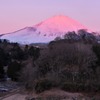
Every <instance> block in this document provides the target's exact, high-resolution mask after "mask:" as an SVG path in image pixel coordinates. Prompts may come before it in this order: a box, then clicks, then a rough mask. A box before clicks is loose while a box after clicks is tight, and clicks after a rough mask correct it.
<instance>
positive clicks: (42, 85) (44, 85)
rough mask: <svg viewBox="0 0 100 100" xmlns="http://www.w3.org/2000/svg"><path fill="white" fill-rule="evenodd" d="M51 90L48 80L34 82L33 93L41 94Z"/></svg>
mask: <svg viewBox="0 0 100 100" xmlns="http://www.w3.org/2000/svg"><path fill="white" fill-rule="evenodd" d="M51 88H52V83H51V82H50V81H49V80H47V79H41V80H38V81H37V82H36V86H35V91H36V93H41V92H43V91H45V90H49V89H51Z"/></svg>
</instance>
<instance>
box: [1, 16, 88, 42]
mask: <svg viewBox="0 0 100 100" xmlns="http://www.w3.org/2000/svg"><path fill="white" fill-rule="evenodd" d="M80 29H87V28H86V27H85V26H83V25H81V24H80V23H79V22H77V21H75V20H73V19H71V18H69V17H67V16H62V15H60V16H54V17H52V18H49V19H47V20H45V21H42V22H40V23H39V24H37V25H34V26H31V27H25V28H23V29H20V30H17V31H15V32H11V33H7V34H4V35H2V36H1V37H0V38H1V39H7V40H9V41H10V42H18V43H21V44H30V43H48V42H50V41H52V40H54V39H55V38H56V37H63V36H64V35H65V34H66V33H67V32H69V31H78V30H80Z"/></svg>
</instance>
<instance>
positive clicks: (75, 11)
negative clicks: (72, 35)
mask: <svg viewBox="0 0 100 100" xmlns="http://www.w3.org/2000/svg"><path fill="white" fill-rule="evenodd" d="M0 12H1V14H0V33H8V32H12V31H16V30H18V29H21V28H24V27H26V26H33V25H35V24H37V23H39V22H41V21H43V20H45V19H48V18H50V17H52V16H55V15H65V16H69V17H71V18H73V19H75V20H77V21H78V22H80V23H81V24H83V25H84V26H86V27H88V28H90V29H92V30H93V31H100V22H99V18H100V14H99V13H100V0H84V1H83V0H62V1H61V0H55V1H51V0H43V1H40V0H9V1H7V0H0Z"/></svg>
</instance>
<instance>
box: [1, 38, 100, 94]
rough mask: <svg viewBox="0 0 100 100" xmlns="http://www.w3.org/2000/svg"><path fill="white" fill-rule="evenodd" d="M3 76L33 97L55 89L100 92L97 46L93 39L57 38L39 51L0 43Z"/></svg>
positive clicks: (38, 49)
mask: <svg viewBox="0 0 100 100" xmlns="http://www.w3.org/2000/svg"><path fill="white" fill-rule="evenodd" d="M6 76H8V77H10V78H11V79H12V80H13V81H17V82H20V83H21V84H22V85H24V86H25V88H26V89H28V90H35V91H36V93H40V92H43V91H45V90H48V89H51V88H55V87H56V88H60V89H62V90H65V91H70V92H99V91H100V44H98V43H97V42H96V41H95V40H94V38H92V40H91V39H90V38H88V39H87V38H84V37H83V38H82V39H81V40H73V39H72V38H69V39H68V38H67V39H66V38H65V39H58V38H57V39H56V41H52V42H50V43H49V44H48V46H47V48H41V49H40V48H37V47H34V46H31V45H25V46H23V45H19V44H18V43H10V42H8V41H7V40H0V79H1V80H3V79H5V77H6Z"/></svg>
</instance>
